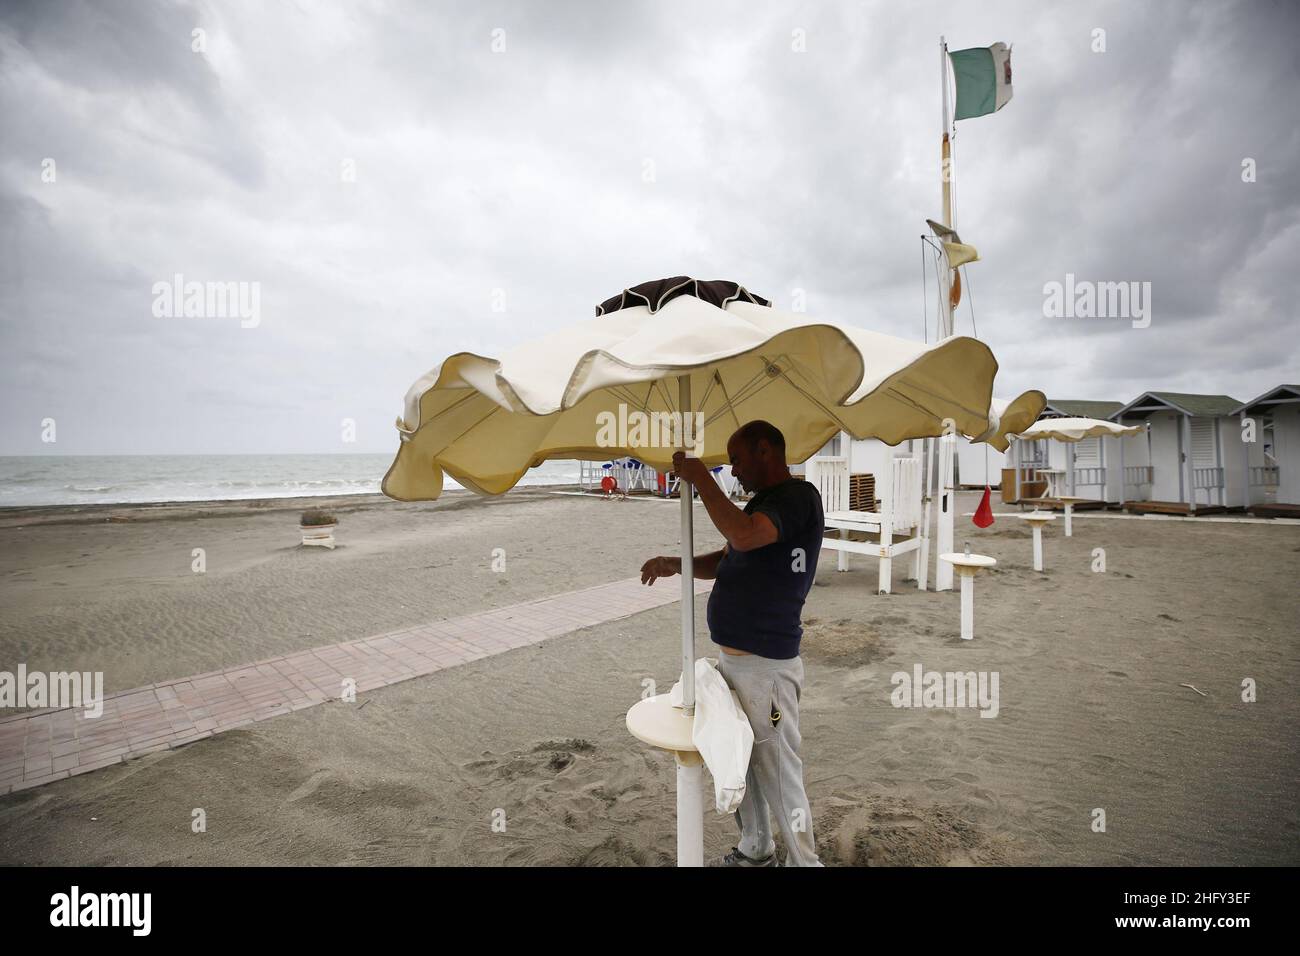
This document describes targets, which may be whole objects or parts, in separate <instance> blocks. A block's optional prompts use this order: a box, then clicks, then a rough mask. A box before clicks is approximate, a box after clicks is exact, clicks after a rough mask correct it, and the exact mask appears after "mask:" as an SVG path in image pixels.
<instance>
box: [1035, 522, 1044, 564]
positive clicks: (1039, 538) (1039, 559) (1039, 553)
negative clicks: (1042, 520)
mask: <svg viewBox="0 0 1300 956" xmlns="http://www.w3.org/2000/svg"><path fill="white" fill-rule="evenodd" d="M1034 570H1035V571H1041V570H1043V526H1042V525H1041V524H1039V523H1038V522H1034Z"/></svg>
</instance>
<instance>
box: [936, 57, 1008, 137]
mask: <svg viewBox="0 0 1300 956" xmlns="http://www.w3.org/2000/svg"><path fill="white" fill-rule="evenodd" d="M948 57H949V59H951V60H952V75H953V79H954V80H955V81H956V84H957V111H956V112H955V113H954V114H953V117H952V118H953V119H954V120H963V119H970V118H971V117H972V116H983V115H985V114H986V113H995V112H997V111H998V110H1000V109H1002V107H1004V106H1006V104H1007V101H1008V100H1009V99H1011V48H1010V47H1008V46H1007V45H1006V44H1005V43H995V44H993V45H992V46H988V47H982V46H981V47H972V48H971V49H969V50H953V51H950V52H949V53H948Z"/></svg>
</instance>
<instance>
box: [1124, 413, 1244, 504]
mask: <svg viewBox="0 0 1300 956" xmlns="http://www.w3.org/2000/svg"><path fill="white" fill-rule="evenodd" d="M1240 407H1241V402H1240V401H1238V400H1237V399H1235V398H1233V397H1232V396H1230V395H1194V394H1189V393H1186V392H1143V393H1142V394H1141V395H1139V396H1138V397H1137V398H1135V399H1133V401H1131V402H1129V403H1128V404H1127V405H1124V406H1123V407H1122V408H1120V409H1119V410H1118V411H1116V412H1115V413H1114V414H1112V415H1111V416H1110V420H1111V421H1114V422H1119V423H1120V424H1123V425H1134V424H1142V423H1145V424H1146V426H1147V431H1146V435H1145V436H1142V435H1137V436H1134V438H1135V439H1139V440H1137V441H1135V440H1134V439H1130V440H1129V441H1126V442H1124V443H1122V444H1121V446H1120V448H1121V458H1122V459H1123V460H1122V461H1121V462H1120V467H1121V468H1123V470H1124V491H1123V494H1122V499H1123V503H1124V506H1125V507H1126V508H1127V509H1128V510H1129V511H1135V512H1163V513H1168V514H1209V513H1213V512H1216V511H1225V510H1227V508H1229V507H1233V506H1239V502H1241V500H1242V496H1243V495H1244V494H1245V489H1246V481H1247V469H1246V461H1245V458H1244V457H1243V456H1242V454H1241V453H1240V452H1239V451H1237V449H1236V443H1237V442H1240V440H1241V438H1240V427H1241V425H1240V419H1239V418H1238V417H1237V415H1236V412H1237V409H1239V408H1240ZM1143 437H1145V439H1146V455H1145V458H1146V460H1145V462H1144V463H1139V464H1134V463H1132V462H1131V461H1130V460H1129V459H1130V457H1131V452H1130V449H1132V450H1134V451H1137V452H1138V453H1139V454H1140V453H1141V450H1142V449H1141V446H1142V442H1141V441H1140V439H1142V438H1143ZM1229 452H1232V454H1229Z"/></svg>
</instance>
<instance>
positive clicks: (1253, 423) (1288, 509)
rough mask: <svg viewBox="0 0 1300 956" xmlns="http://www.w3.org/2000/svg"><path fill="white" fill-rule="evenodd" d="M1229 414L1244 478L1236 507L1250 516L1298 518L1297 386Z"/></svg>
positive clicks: (1299, 409)
mask: <svg viewBox="0 0 1300 956" xmlns="http://www.w3.org/2000/svg"><path fill="white" fill-rule="evenodd" d="M1234 414H1236V416H1237V419H1238V426H1237V431H1238V437H1240V438H1241V461H1242V467H1243V468H1245V469H1246V473H1247V480H1246V481H1245V483H1244V484H1243V485H1242V493H1241V498H1240V501H1241V504H1242V505H1243V506H1244V507H1245V508H1246V510H1247V511H1251V512H1254V513H1255V514H1270V515H1277V516H1285V517H1300V385H1278V386H1277V387H1276V388H1271V389H1269V390H1268V391H1267V392H1265V393H1264V394H1263V395H1260V396H1259V397H1258V398H1255V399H1253V400H1251V401H1249V402H1246V404H1244V405H1242V406H1240V407H1239V408H1238V409H1237V410H1236V412H1235V413H1234ZM1250 439H1253V440H1250ZM1230 500H1232V499H1230ZM1233 503H1234V504H1235V503H1236V502H1235V501H1233Z"/></svg>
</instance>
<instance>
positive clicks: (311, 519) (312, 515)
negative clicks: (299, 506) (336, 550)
mask: <svg viewBox="0 0 1300 956" xmlns="http://www.w3.org/2000/svg"><path fill="white" fill-rule="evenodd" d="M338 524H339V519H338V518H336V517H334V516H333V515H332V514H330V513H329V512H327V511H324V510H322V509H320V508H308V509H307V510H306V511H304V512H303V513H302V517H301V518H299V519H298V529H299V530H300V531H301V532H302V543H303V544H307V545H316V546H319V547H322V548H333V547H334V529H335V528H337V527H338Z"/></svg>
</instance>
